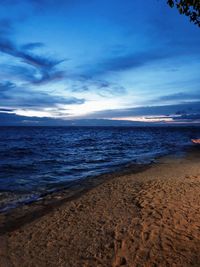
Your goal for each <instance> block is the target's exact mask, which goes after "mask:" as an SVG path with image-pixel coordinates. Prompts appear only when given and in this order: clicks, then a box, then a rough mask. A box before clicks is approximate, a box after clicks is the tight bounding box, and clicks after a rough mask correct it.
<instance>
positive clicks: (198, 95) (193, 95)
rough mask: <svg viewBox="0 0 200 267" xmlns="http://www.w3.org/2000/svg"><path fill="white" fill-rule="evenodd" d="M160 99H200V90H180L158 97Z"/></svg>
mask: <svg viewBox="0 0 200 267" xmlns="http://www.w3.org/2000/svg"><path fill="white" fill-rule="evenodd" d="M157 100H158V101H166V102H168V101H176V102H177V100H178V101H182V100H194V101H197V100H200V92H180V93H175V94H170V95H164V96H161V97H159V98H158V99H157Z"/></svg>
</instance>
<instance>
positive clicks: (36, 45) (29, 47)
mask: <svg viewBox="0 0 200 267" xmlns="http://www.w3.org/2000/svg"><path fill="white" fill-rule="evenodd" d="M40 47H44V44H43V43H40V42H36V43H27V44H25V45H23V46H22V47H21V49H22V50H33V49H35V48H40Z"/></svg>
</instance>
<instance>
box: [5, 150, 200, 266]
mask: <svg viewBox="0 0 200 267" xmlns="http://www.w3.org/2000/svg"><path fill="white" fill-rule="evenodd" d="M0 242H1V257H0V266H1V267H4V266H6V267H7V266H16V267H19V266H20V267H22V266H31V267H42V266H49V267H50V266H52V267H54V266H63V267H64V266H67V267H68V266H69V267H73V266H76V267H82V266H83V267H86V266H87V267H89V266H90V267H96V266H99V267H100V266H105V267H106V266H108V267H109V266H111V267H117V266H133V267H140V266H147V267H148V266H152V267H153V266H154V267H156V266H157V267H158V266H180V267H184V266H200V157H199V156H198V157H196V155H191V154H190V155H189V156H188V157H187V158H184V159H174V158H170V157H168V158H164V159H161V160H160V163H159V164H154V165H153V166H152V167H151V168H149V169H148V170H145V171H143V172H140V173H137V174H128V175H124V176H121V177H117V176H116V177H115V178H114V179H110V180H108V181H106V182H104V183H103V184H101V185H99V186H97V187H95V188H93V189H91V190H90V191H88V192H87V193H85V194H84V195H82V196H81V197H79V198H77V199H74V200H72V201H68V202H65V203H64V204H62V205H60V206H59V207H56V208H55V209H54V210H53V211H51V212H49V213H47V214H45V215H44V216H42V217H40V218H38V219H36V220H34V221H32V222H30V223H27V224H23V223H22V224H21V227H18V228H17V229H13V230H12V231H8V232H7V233H6V234H4V235H2V236H1V239H0Z"/></svg>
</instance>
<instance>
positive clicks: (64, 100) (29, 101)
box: [0, 81, 85, 109]
mask: <svg viewBox="0 0 200 267" xmlns="http://www.w3.org/2000/svg"><path fill="white" fill-rule="evenodd" d="M0 99H1V106H2V107H3V108H4V107H6V108H11V109H12V108H13V109H14V108H15V109H16V108H28V107H29V108H33V107H34V108H41V107H43V108H44V107H53V106H57V105H61V104H62V105H72V104H78V105H81V104H83V103H84V102H85V99H83V98H76V97H61V96H58V95H51V94H48V93H44V92H37V91H31V90H30V89H25V88H23V87H19V86H17V85H15V84H14V83H11V82H8V81H7V82H4V83H0Z"/></svg>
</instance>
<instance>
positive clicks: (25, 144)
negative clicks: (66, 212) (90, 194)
mask: <svg viewBox="0 0 200 267" xmlns="http://www.w3.org/2000/svg"><path fill="white" fill-rule="evenodd" d="M199 136H200V128H192V127H188V128H183V127H179V128H178V127H176V128H175V127H174V128H172V127H151V128H148V127H145V128H144V127H142V128H139V127H130V128H126V127H124V128H123V127H0V211H4V210H6V209H9V208H12V207H15V206H17V205H20V204H22V203H24V202H29V201H33V200H36V199H38V198H39V197H41V196H42V195H44V194H46V193H48V192H52V191H55V190H59V189H62V188H64V187H66V186H69V185H70V184H73V181H77V180H79V179H85V178H87V177H89V176H90V177H91V176H94V177H95V176H97V175H99V174H103V173H107V172H112V171H115V170H117V169H119V168H121V167H123V166H124V165H126V164H129V163H130V164H131V163H138V164H140V163H149V162H151V161H154V160H155V159H156V158H157V157H158V156H162V155H166V154H170V153H181V152H183V151H184V150H186V149H187V148H189V147H190V146H192V144H191V141H190V140H191V138H195V137H199Z"/></svg>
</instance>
